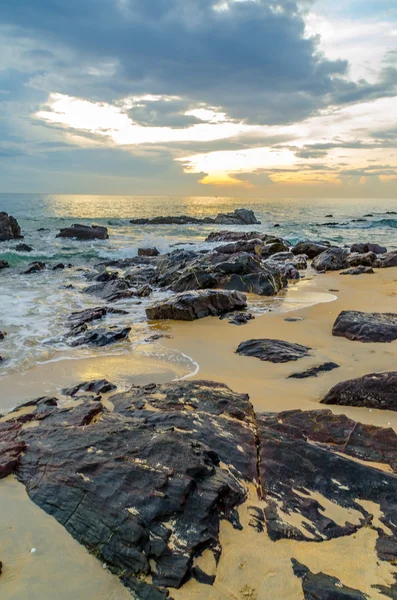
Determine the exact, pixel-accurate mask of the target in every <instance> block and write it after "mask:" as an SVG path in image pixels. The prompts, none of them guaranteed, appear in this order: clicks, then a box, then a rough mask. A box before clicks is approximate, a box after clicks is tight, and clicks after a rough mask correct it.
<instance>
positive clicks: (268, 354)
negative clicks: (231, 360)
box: [236, 339, 311, 363]
mask: <svg viewBox="0 0 397 600" xmlns="http://www.w3.org/2000/svg"><path fill="white" fill-rule="evenodd" d="M310 350H311V348H309V347H307V346H301V344H293V343H291V342H284V341H282V340H273V339H258V340H248V341H247V342H242V343H241V344H240V345H239V347H238V348H237V350H236V352H237V354H242V355H243V356H254V357H255V358H259V360H263V361H266V362H272V363H285V362H290V361H295V360H299V359H300V358H304V357H305V356H310Z"/></svg>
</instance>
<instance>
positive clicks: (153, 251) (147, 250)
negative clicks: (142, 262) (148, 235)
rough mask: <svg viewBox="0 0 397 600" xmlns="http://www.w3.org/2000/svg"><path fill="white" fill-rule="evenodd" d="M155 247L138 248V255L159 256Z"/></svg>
mask: <svg viewBox="0 0 397 600" xmlns="http://www.w3.org/2000/svg"><path fill="white" fill-rule="evenodd" d="M159 254H160V252H159V251H158V250H157V248H138V256H150V257H152V256H159Z"/></svg>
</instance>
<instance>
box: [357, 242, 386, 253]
mask: <svg viewBox="0 0 397 600" xmlns="http://www.w3.org/2000/svg"><path fill="white" fill-rule="evenodd" d="M350 252H358V253H360V254H366V253H368V252H374V254H385V253H386V252H387V248H385V247H384V246H379V244H353V245H352V246H351V247H350Z"/></svg>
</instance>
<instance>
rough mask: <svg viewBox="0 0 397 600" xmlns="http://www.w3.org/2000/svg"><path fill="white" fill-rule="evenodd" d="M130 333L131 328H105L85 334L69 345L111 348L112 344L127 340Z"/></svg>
mask: <svg viewBox="0 0 397 600" xmlns="http://www.w3.org/2000/svg"><path fill="white" fill-rule="evenodd" d="M130 331H131V327H124V329H110V328H109V329H105V328H104V327H100V328H98V329H92V330H89V331H86V332H84V333H83V335H81V336H80V337H78V338H76V339H74V340H72V341H71V342H69V343H70V345H71V346H73V347H75V346H85V345H88V346H109V345H110V344H115V343H116V342H119V341H121V340H125V339H127V338H128V334H129V333H130Z"/></svg>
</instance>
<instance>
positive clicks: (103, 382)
mask: <svg viewBox="0 0 397 600" xmlns="http://www.w3.org/2000/svg"><path fill="white" fill-rule="evenodd" d="M116 388H117V386H116V385H114V384H113V383H110V381H108V380H107V379H94V380H93V381H85V382H84V383H79V384H78V385H75V386H73V387H71V388H65V389H63V390H62V394H63V395H64V396H72V397H73V396H76V394H78V393H80V392H84V393H86V392H93V393H94V394H107V393H108V392H111V391H113V390H115V389H116Z"/></svg>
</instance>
